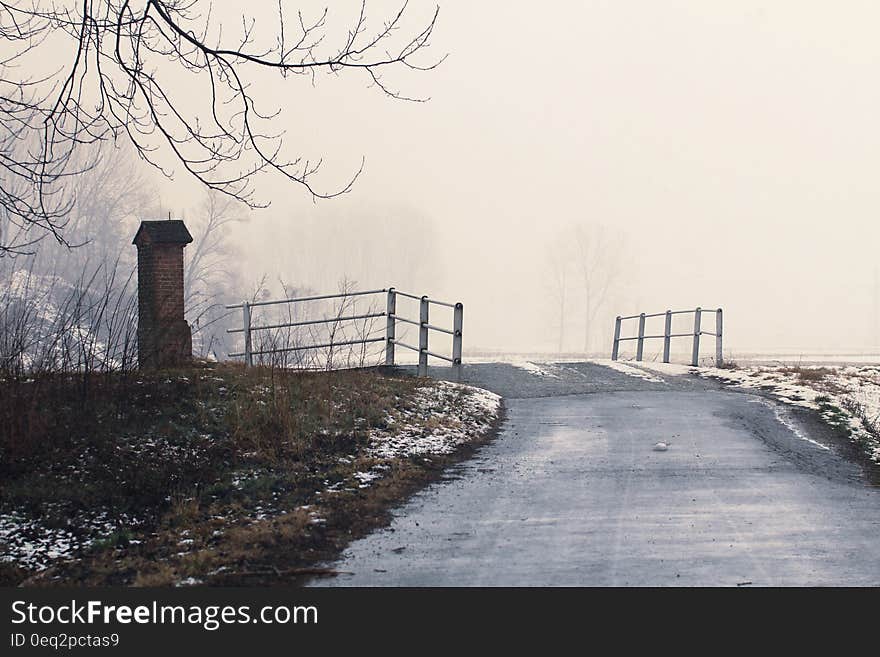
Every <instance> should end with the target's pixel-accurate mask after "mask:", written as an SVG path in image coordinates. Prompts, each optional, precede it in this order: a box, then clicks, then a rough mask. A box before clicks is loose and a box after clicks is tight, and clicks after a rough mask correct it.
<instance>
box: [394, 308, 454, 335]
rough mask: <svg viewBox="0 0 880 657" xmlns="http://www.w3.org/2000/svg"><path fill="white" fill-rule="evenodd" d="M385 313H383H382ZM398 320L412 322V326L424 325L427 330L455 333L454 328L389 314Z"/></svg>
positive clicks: (448, 333)
mask: <svg viewBox="0 0 880 657" xmlns="http://www.w3.org/2000/svg"><path fill="white" fill-rule="evenodd" d="M384 314H385V313H383V315H384ZM391 317H393V318H394V319H395V320H397V321H398V322H405V323H406V324H412V325H413V326H424V327H425V328H427V329H428V330H429V331H439V332H440V333H446V334H447V335H455V330H452V329H445V328H443V327H442V326H434V325H433V324H422V322H417V321H415V320H414V319H407V318H406V317H401V316H400V315H391Z"/></svg>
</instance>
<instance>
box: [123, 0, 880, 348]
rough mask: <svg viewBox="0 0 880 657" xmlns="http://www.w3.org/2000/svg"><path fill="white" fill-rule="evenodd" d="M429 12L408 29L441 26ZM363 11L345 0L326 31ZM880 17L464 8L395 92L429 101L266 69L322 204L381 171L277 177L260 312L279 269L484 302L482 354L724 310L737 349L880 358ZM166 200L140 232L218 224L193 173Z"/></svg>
mask: <svg viewBox="0 0 880 657" xmlns="http://www.w3.org/2000/svg"><path fill="white" fill-rule="evenodd" d="M295 4H296V8H301V9H302V10H303V12H304V14H305V15H306V16H308V15H309V12H312V13H315V12H319V11H320V9H321V7H322V4H321V3H316V2H301V3H295ZM269 5H271V6H267V7H268V8H267V9H265V11H263V12H262V13H260V11H258V10H255V11H257V13H255V14H254V15H255V16H256V17H258V18H259V20H258V22H257V33H259V30H260V29H263V30H265V34H266V37H265V38H267V39H271V38H274V37H273V29H274V27H273V20H274V16H275V12H276V11H277V7H276V6H275V5H274V4H272V3H269ZM410 5H411V6H410V9H409V11H410V12H411V13H410V16H409V19H408V20H409V23H408V25H418V24H420V22H424V21H425V20H428V19H430V16H431V14H432V13H433V11H434V5H433V4H432V3H429V2H418V1H416V0H413V1H412V2H411V3H410ZM395 6H396V5H395V4H394V3H388V2H380V1H376V2H370V3H368V5H367V12H368V16H370V17H371V18H372V19H373V20H374V21H376V22H377V23H378V22H379V21H380V20H382V18H383V17H385V16H387V15H388V14H389V13H393V11H394V7H395ZM291 7H292V5H291ZM236 11H238V10H236ZM249 11H250V9H249ZM291 11H292V9H291ZM356 13H357V6H356V4H352V6H351V7H346V6H344V3H335V4H334V5H333V6H332V7H330V12H329V18H328V32H329V33H330V34H334V30H337V32H335V33H338V31H339V30H342V31H343V33H344V29H345V25H346V24H348V22H350V21H351V19H352V17H353V16H356ZM878 20H880V7H878V6H877V5H876V4H874V3H869V2H853V3H847V4H846V5H845V6H832V5H828V4H826V3H814V2H808V3H803V2H794V1H780V2H774V3H765V2H754V1H751V0H744V1H743V2H737V3H706V2H700V1H697V0H693V1H685V0H681V1H677V2H662V3H657V2H645V1H643V2H578V3H568V2H565V3H563V2H558V3H549V4H548V3H544V4H541V5H536V4H535V3H527V2H521V1H509V2H504V3H499V2H483V3H463V2H447V3H442V4H441V7H440V14H439V19H438V22H437V26H436V30H435V33H434V35H433V37H432V40H431V48H430V50H429V51H428V52H427V54H426V55H425V59H424V61H425V62H426V63H431V62H433V61H435V60H437V59H439V58H441V57H442V56H443V55H444V54H446V53H448V55H449V56H448V58H447V59H446V60H445V61H444V62H443V63H442V64H441V65H440V66H439V67H437V68H436V69H434V70H431V71H429V72H418V71H399V70H398V71H392V72H389V73H388V74H387V77H386V78H385V79H384V82H385V83H387V84H389V85H390V86H391V87H393V88H394V89H398V90H400V92H401V93H403V94H405V95H407V96H411V97H417V98H424V97H430V100H429V101H428V102H406V101H401V100H394V99H392V98H389V97H387V96H386V95H384V94H382V93H380V92H379V91H377V90H376V89H375V88H372V89H371V88H368V87H369V79H368V78H366V77H365V76H361V75H356V74H352V73H351V72H344V73H341V74H339V75H326V74H320V75H318V76H316V78H315V80H314V81H312V79H311V78H309V77H296V76H294V77H293V78H292V79H288V80H280V79H278V78H277V77H276V76H269V75H263V74H255V77H254V78H253V80H252V82H253V85H254V86H253V88H252V90H251V91H252V94H253V95H254V97H256V98H258V99H261V100H262V101H263V102H264V104H265V105H264V110H265V109H273V108H274V107H275V106H278V107H280V108H281V109H282V113H281V114H280V115H279V117H278V119H276V121H277V125H278V127H279V128H283V129H284V130H286V131H287V135H286V137H285V140H284V149H285V152H286V153H288V154H289V155H291V156H299V155H302V156H304V157H306V158H309V159H311V160H317V159H320V158H323V162H324V164H323V166H322V170H321V171H320V174H319V175H318V179H319V187H322V188H323V189H327V190H332V189H335V188H338V187H341V186H344V185H345V184H346V182H347V181H348V180H349V178H350V177H351V176H352V175H353V174H354V173H355V172H357V171H358V169H359V167H360V165H361V158H362V157H363V158H364V169H363V172H362V173H361V175H360V176H359V177H358V179H357V181H356V183H355V185H354V187H353V188H352V190H351V191H350V192H349V193H347V194H345V195H343V196H341V197H338V198H335V199H330V200H319V201H317V202H314V201H313V199H312V197H311V196H310V195H309V194H308V193H307V192H306V191H305V190H304V189H303V188H301V187H299V186H296V185H293V184H290V183H286V182H283V181H281V180H280V179H277V178H276V179H272V178H268V177H267V178H264V179H261V180H260V181H259V184H258V186H257V187H256V189H257V192H258V196H259V197H260V200H264V201H269V202H271V205H270V207H268V208H266V209H260V210H255V211H253V212H244V211H242V212H241V213H240V214H241V215H242V216H245V215H247V216H248V220H247V221H245V222H241V223H234V224H233V225H232V226H231V227H230V229H229V231H230V232H229V235H228V237H229V244H230V249H231V250H230V252H229V253H230V255H229V261H228V268H229V270H230V271H232V270H234V271H235V273H236V281H237V283H236V285H237V286H238V287H240V288H242V289H241V298H243V297H246V296H248V295H249V294H250V293H251V292H252V291H253V289H254V287H255V286H256V283H257V281H259V280H260V279H261V277H263V276H264V275H265V276H266V280H267V281H268V284H269V285H270V286H271V285H275V283H276V282H277V281H279V280H283V281H284V282H285V283H287V284H289V285H292V286H296V287H301V288H310V289H314V290H317V291H325V290H326V291H332V289H334V288H335V286H336V285H337V282H338V281H339V280H340V279H342V278H343V277H348V278H349V279H351V280H355V281H357V283H358V286H359V287H363V288H374V287H386V286H389V285H394V286H396V287H398V288H399V289H403V290H406V291H411V292H414V293H417V294H428V295H431V296H435V297H437V298H441V299H447V300H451V301H459V300H460V301H462V302H463V303H464V305H465V340H464V344H465V354H466V355H467V352H468V350H474V349H477V348H479V349H490V350H507V351H530V352H531V351H543V352H558V351H565V352H582V351H584V350H587V351H592V352H599V351H602V352H604V351H608V350H609V349H610V345H609V340H610V332H611V329H612V325H613V318H614V316H615V315H618V314H622V315H629V314H634V313H638V312H640V311H646V312H657V311H662V310H665V309H667V308H672V309H682V308H693V307H695V306H697V305H700V306H703V307H710V308H714V307H717V306H719V305H720V306H722V307H723V308H724V310H725V329H726V337H725V340H726V345H725V348H726V350H730V351H731V352H733V353H734V354H736V353H743V352H752V351H765V352H772V351H777V350H781V349H785V350H790V351H793V352H795V353H796V352H797V351H798V350H803V351H805V352H807V351H817V350H822V351H852V352H864V351H872V352H874V353H876V352H877V351H878V349H880V346H878V345H880V329H878V297H880V283H878V273H877V271H878V264H880V259H878V244H880V224H878V221H877V217H878V215H880V194H878V189H880V187H878V185H877V184H876V179H877V176H878V173H880V131H878V129H877V118H876V117H877V116H878V115H880V89H878V87H877V85H876V84H875V78H876V69H877V64H878V62H880V42H878V40H877V39H876V35H875V26H876V25H877V24H878ZM193 95H194V96H195V95H196V94H195V92H193ZM193 100H194V101H195V100H197V98H195V97H193ZM148 175H150V176H152V175H153V174H148ZM155 184H156V186H157V189H158V192H157V195H158V196H157V203H156V206H157V208H158V209H152V210H151V212H155V213H157V214H159V216H157V217H153V216H141V217H138V218H140V219H149V218H164V217H165V216H167V213H168V212H171V214H172V215H173V216H175V217H178V216H179V217H183V218H184V219H186V220H188V221H192V220H193V219H194V218H195V217H196V216H197V215H198V213H199V212H200V210H199V208H200V204H201V203H202V196H203V192H202V190H201V189H199V188H198V187H197V186H196V185H195V184H194V183H193V182H192V181H191V180H187V179H186V178H184V177H183V175H182V174H181V173H180V172H179V171H177V172H176V177H175V180H174V181H167V180H164V179H158V177H157V180H156V182H155ZM131 248H132V250H133V247H131ZM190 249H192V247H190ZM585 281H589V282H588V283H585ZM275 291H277V286H276V290H275ZM587 292H589V298H590V300H589V302H587ZM236 293H237V291H236ZM686 346H687V345H685V346H684V348H686Z"/></svg>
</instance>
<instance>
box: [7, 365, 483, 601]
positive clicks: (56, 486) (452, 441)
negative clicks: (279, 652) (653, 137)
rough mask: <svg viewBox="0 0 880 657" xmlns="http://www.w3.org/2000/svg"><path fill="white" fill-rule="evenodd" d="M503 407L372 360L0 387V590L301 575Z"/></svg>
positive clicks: (379, 518) (458, 452) (371, 523)
mask: <svg viewBox="0 0 880 657" xmlns="http://www.w3.org/2000/svg"><path fill="white" fill-rule="evenodd" d="M497 403H498V402H497V399H495V398H494V397H493V396H491V395H489V396H487V395H485V394H484V395H481V394H480V392H479V391H476V390H475V389H471V388H466V387H458V386H452V385H451V384H444V383H443V382H436V381H428V380H424V379H416V378H413V377H407V376H395V375H388V374H383V373H380V372H377V371H346V372H326V373H302V372H290V371H278V370H274V371H273V370H265V369H259V368H254V369H250V370H245V369H243V368H241V367H236V366H231V365H213V366H208V365H204V366H199V367H193V368H189V369H187V370H179V371H166V372H159V373H156V374H151V375H147V374H141V373H135V374H128V375H121V374H120V375H107V376H96V375H90V376H89V377H86V378H82V377H76V376H67V377H62V376H51V377H43V378H37V379H36V380H33V381H28V382H24V381H0V481H2V484H0V584H5V585H15V584H25V585H58V584H74V585H82V584H85V585H103V584H122V585H160V586H161V585H175V584H197V583H205V584H271V583H284V584H289V583H296V582H298V581H301V579H302V578H303V577H304V576H306V575H310V574H314V571H315V566H316V565H317V564H319V563H320V562H322V561H325V560H327V559H330V558H332V557H334V556H335V555H337V554H338V553H339V551H340V550H341V549H342V548H343V547H344V546H345V545H346V544H347V543H348V542H349V541H351V540H352V539H353V538H356V537H357V536H359V535H362V534H364V533H366V532H367V531H369V530H370V529H372V528H374V527H376V526H378V525H381V524H384V523H385V522H386V521H387V519H388V512H389V510H390V508H392V507H393V506H394V505H395V504H397V503H399V502H400V501H401V500H403V499H404V498H406V497H407V496H408V495H409V494H410V493H412V492H413V491H414V490H416V489H417V488H419V487H421V486H423V485H424V484H425V483H426V482H428V481H430V480H431V479H433V478H434V477H436V475H437V473H438V472H439V471H440V470H441V469H442V468H443V467H444V466H445V465H447V464H448V463H450V462H452V461H454V460H456V459H459V458H461V457H462V456H464V455H465V453H466V452H467V450H468V447H469V446H471V445H474V444H478V443H479V442H480V441H481V440H483V439H485V438H487V437H488V436H489V434H490V433H491V429H492V427H493V426H494V423H495V421H496V419H497V410H498V409H497Z"/></svg>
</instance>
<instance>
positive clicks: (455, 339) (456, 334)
mask: <svg viewBox="0 0 880 657" xmlns="http://www.w3.org/2000/svg"><path fill="white" fill-rule="evenodd" d="M463 319H464V305H462V304H461V303H460V302H459V303H457V304H455V311H454V314H453V318H452V333H453V335H452V371H453V374H455V380H456V381H461V327H462V322H463Z"/></svg>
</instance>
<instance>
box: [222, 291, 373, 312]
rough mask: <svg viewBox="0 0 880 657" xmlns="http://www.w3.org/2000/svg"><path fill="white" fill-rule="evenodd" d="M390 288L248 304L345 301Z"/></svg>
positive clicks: (250, 304)
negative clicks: (325, 300) (326, 300)
mask: <svg viewBox="0 0 880 657" xmlns="http://www.w3.org/2000/svg"><path fill="white" fill-rule="evenodd" d="M387 291H388V288H382V289H381V290H364V291H362V292H343V293H340V294H320V295H318V296H314V297H296V298H293V299H278V300H277V301H253V302H246V303H247V305H248V306H250V307H251V308H253V307H254V306H274V305H276V304H279V303H299V302H300V301H321V300H323V299H343V298H348V297H362V296H364V295H367V294H381V293H383V292H387ZM244 306H245V303H237V304H235V305H232V306H226V309H227V310H233V309H235V308H244Z"/></svg>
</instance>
